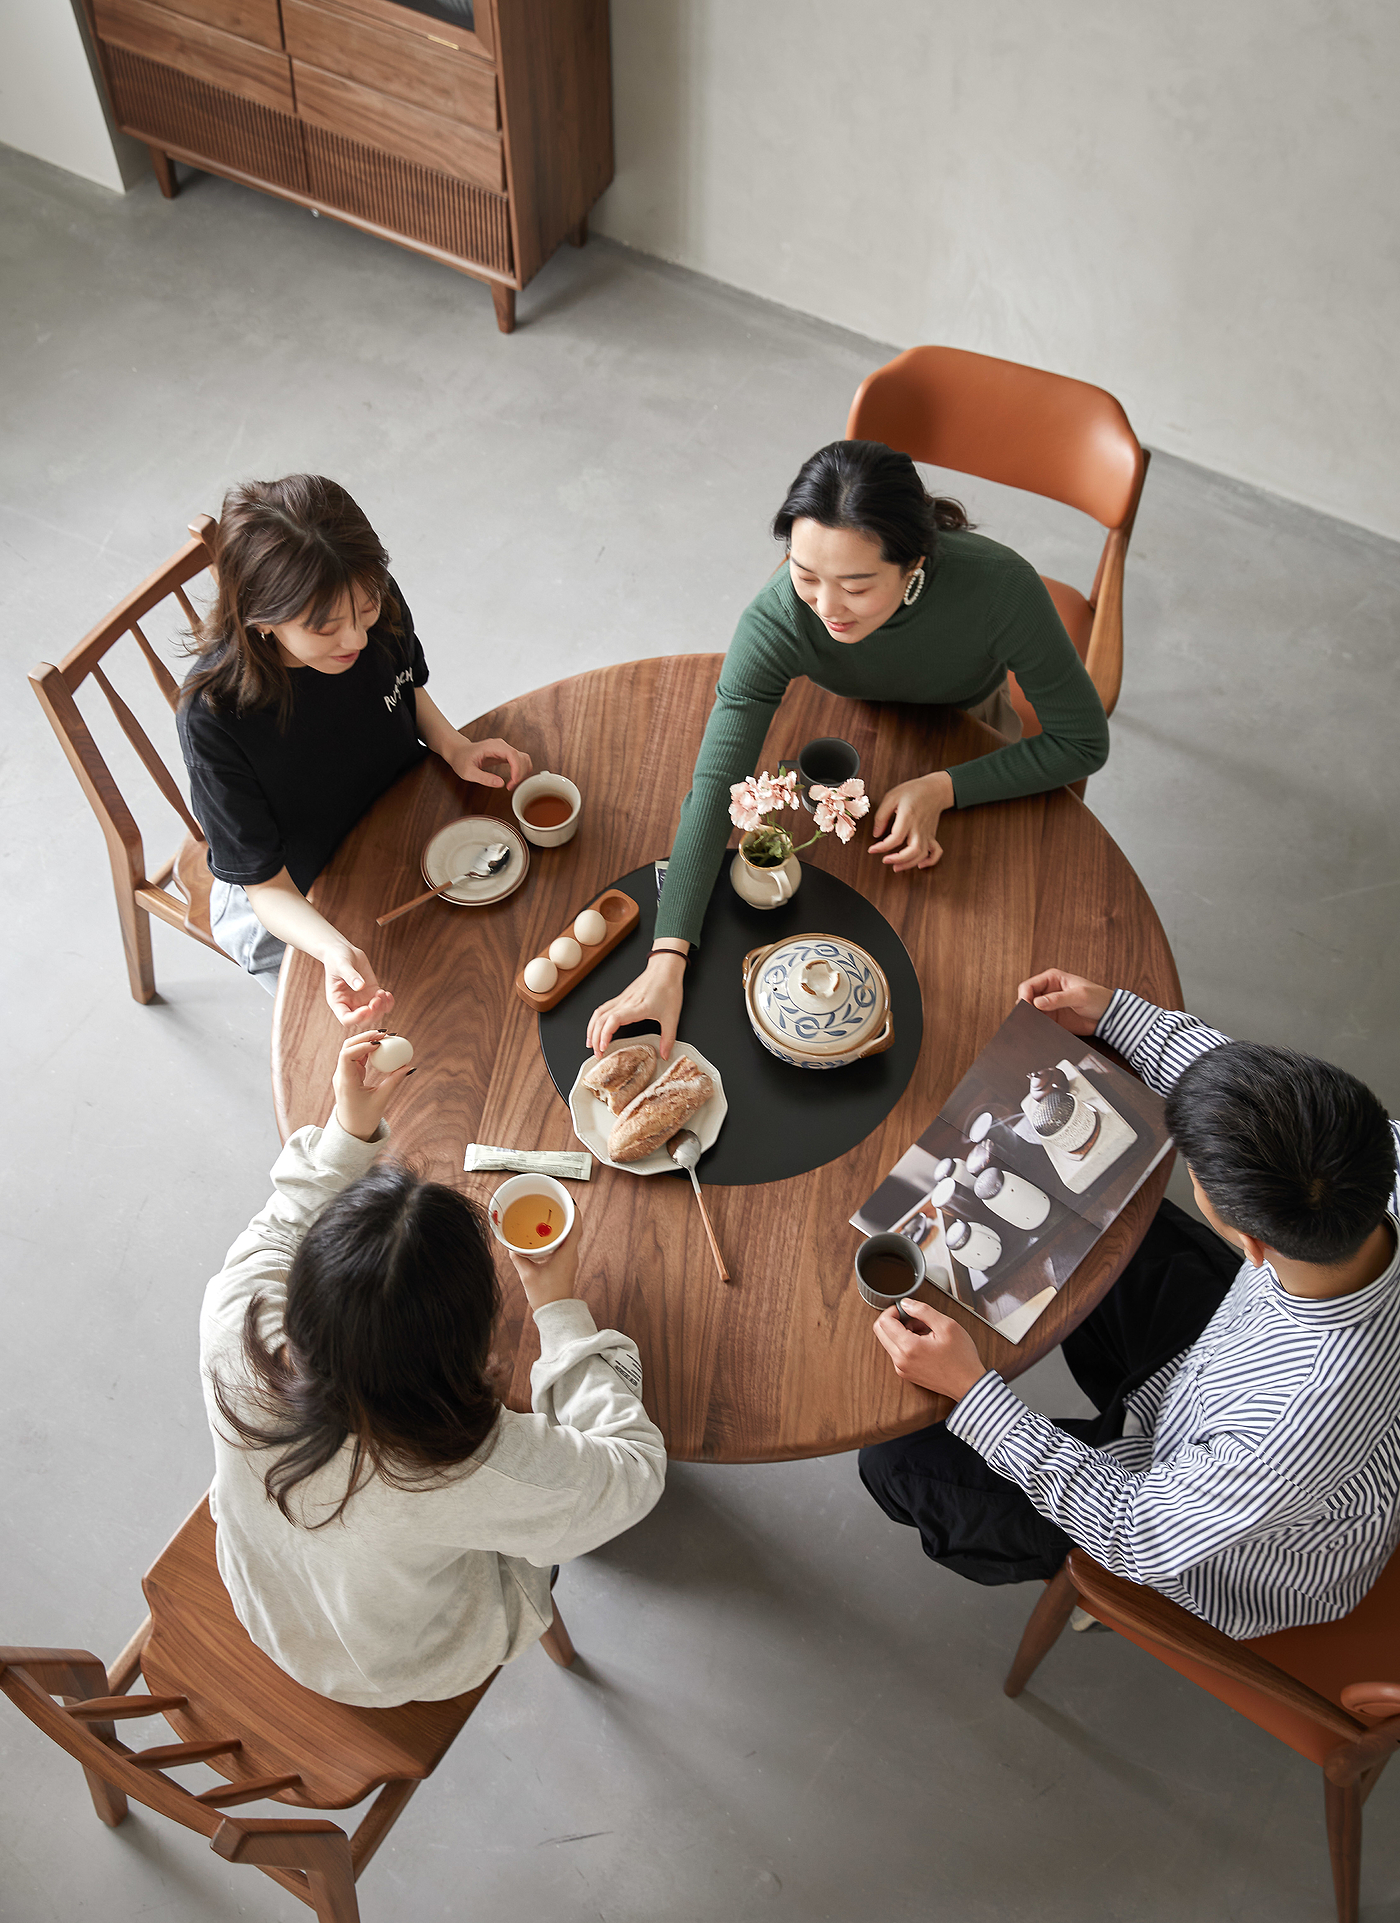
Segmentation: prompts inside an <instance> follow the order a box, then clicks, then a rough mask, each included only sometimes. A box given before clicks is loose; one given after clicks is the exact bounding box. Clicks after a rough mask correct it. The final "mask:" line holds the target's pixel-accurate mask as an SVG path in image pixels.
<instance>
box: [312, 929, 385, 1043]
mask: <svg viewBox="0 0 1400 1923" xmlns="http://www.w3.org/2000/svg"><path fill="white" fill-rule="evenodd" d="M319 954H320V962H321V966H322V967H323V968H324V969H325V971H326V1001H327V1002H328V1003H329V1005H330V1011H331V1013H332V1015H334V1016H335V1018H336V1020H337V1021H338V1022H339V1023H340V1025H341V1027H342V1028H353V1029H363V1028H364V1027H365V1026H366V1024H367V1023H370V1022H374V1023H379V1022H382V1021H383V1020H384V1019H385V1017H386V1016H387V1015H388V1013H389V1010H390V1009H391V1008H392V1007H393V1006H394V998H393V996H392V995H391V994H390V993H389V991H388V989H387V988H381V987H380V986H379V983H378V982H377V981H376V980H375V977H374V970H373V969H372V968H371V967H370V965H369V956H368V955H366V953H365V951H364V949H363V948H356V946H355V944H354V943H353V942H348V941H346V940H345V938H344V936H343V935H337V936H336V939H335V940H334V941H333V942H327V943H326V944H324V946H323V947H322V948H321V949H320V951H319Z"/></svg>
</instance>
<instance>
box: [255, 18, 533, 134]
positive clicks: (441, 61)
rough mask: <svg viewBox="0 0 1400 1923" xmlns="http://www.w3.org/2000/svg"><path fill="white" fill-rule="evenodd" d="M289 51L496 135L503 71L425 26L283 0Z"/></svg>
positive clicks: (327, 69)
mask: <svg viewBox="0 0 1400 1923" xmlns="http://www.w3.org/2000/svg"><path fill="white" fill-rule="evenodd" d="M282 23H283V26H284V28H285V30H286V35H287V52H288V53H289V54H291V56H292V58H293V59H294V60H299V61H304V62H305V63H306V65H307V66H310V67H316V68H319V69H320V71H321V72H322V73H333V74H339V76H340V77H341V79H342V80H353V81H355V82H357V84H358V85H360V86H362V87H371V88H373V89H374V90H375V91H376V92H378V93H386V94H391V95H392V96H393V97H394V98H395V99H396V100H403V101H407V103H408V104H409V105H410V106H413V107H426V108H427V110H428V111H429V112H430V113H436V114H442V115H443V116H444V117H445V118H447V119H448V120H464V121H466V122H467V123H468V124H469V125H471V126H473V127H479V128H481V129H482V131H483V132H485V133H490V134H494V133H495V132H496V129H497V127H498V126H499V125H500V121H499V118H498V115H497V112H496V75H495V71H494V69H493V68H491V67H488V66H487V65H486V64H485V62H484V61H481V60H476V59H474V58H473V57H472V56H471V55H470V54H465V53H461V52H459V51H457V50H456V49H455V48H452V47H448V46H445V45H442V44H441V43H435V42H434V41H433V40H432V39H431V38H430V37H429V36H427V35H426V34H421V33H412V34H410V33H396V32H387V31H385V30H384V29H383V28H381V27H375V26H371V25H370V24H369V22H368V21H366V20H362V19H359V18H358V17H357V16H355V15H354V14H348V13H343V12H339V11H337V10H335V9H333V8H330V7H324V6H317V5H313V4H310V0H282Z"/></svg>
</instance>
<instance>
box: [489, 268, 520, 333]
mask: <svg viewBox="0 0 1400 1923" xmlns="http://www.w3.org/2000/svg"><path fill="white" fill-rule="evenodd" d="M491 299H492V301H493V303H494V304H495V308H496V325H497V327H499V328H500V330H501V332H502V333H503V334H513V333H514V332H515V289H514V288H513V287H502V285H501V283H500V282H499V281H498V280H493V281H492V283H491Z"/></svg>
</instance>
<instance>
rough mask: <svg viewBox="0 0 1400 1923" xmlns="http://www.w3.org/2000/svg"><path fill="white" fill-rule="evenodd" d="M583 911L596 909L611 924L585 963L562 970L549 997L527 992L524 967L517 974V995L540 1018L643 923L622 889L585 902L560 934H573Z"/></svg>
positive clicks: (587, 953)
mask: <svg viewBox="0 0 1400 1923" xmlns="http://www.w3.org/2000/svg"><path fill="white" fill-rule="evenodd" d="M584 908H596V909H597V910H598V913H599V914H600V915H601V916H602V917H603V920H604V921H605V922H606V923H607V924H608V932H607V934H606V935H604V937H603V939H602V940H601V941H600V942H598V943H596V944H595V946H594V947H592V948H584V950H583V958H582V960H581V961H579V962H578V963H577V964H576V965H575V966H574V967H573V968H561V969H560V970H559V979H558V981H557V982H555V984H554V986H553V988H551V989H550V990H549V992H548V994H545V995H537V994H536V993H535V991H534V989H533V988H527V987H526V986H525V968H524V967H522V968H521V969H520V970H519V971H518V972H517V974H516V977H515V992H516V994H517V995H518V996H519V997H520V999H521V1001H522V1002H524V1003H525V1004H526V1006H527V1007H529V1008H535V1009H538V1010H539V1012H540V1013H541V1014H543V1013H544V1012H545V1010H546V1009H547V1008H555V1007H557V1006H558V1004H559V1003H560V1002H562V1001H563V999H564V997H565V996H566V995H567V994H568V992H569V990H570V989H571V988H576V987H577V986H578V984H579V983H580V982H581V981H582V980H583V978H584V976H585V975H588V974H591V973H592V971H593V970H594V969H595V968H596V967H597V966H598V964H599V962H600V961H601V960H602V959H603V957H604V955H610V954H611V953H612V951H613V950H614V948H616V947H617V944H618V943H619V942H620V941H621V940H622V939H623V937H624V936H626V935H630V934H631V932H632V930H633V929H634V928H635V927H636V926H637V923H638V922H639V921H640V919H641V914H642V911H641V909H640V908H639V907H638V906H637V904H636V902H635V901H633V899H632V897H631V896H630V895H624V894H623V892H622V890H621V889H620V888H605V889H604V890H603V892H602V894H601V895H599V897H598V899H597V900H596V901H589V902H585V903H584V907H583V908H579V909H576V910H575V912H574V916H573V918H572V920H571V921H570V922H569V925H568V927H567V928H563V929H561V930H560V931H559V932H560V934H564V935H572V934H573V932H574V922H575V921H577V920H578V917H579V916H580V915H581V914H582V913H583V912H584ZM575 939H577V938H575ZM554 940H557V937H556V936H553V935H551V936H550V941H554ZM579 946H580V947H583V944H582V943H581V942H580V943H579ZM548 951H549V942H546V943H545V945H544V947H543V949H541V951H540V952H541V954H547V953H548ZM533 960H534V956H533V955H531V956H529V957H528V958H527V965H528V961H533Z"/></svg>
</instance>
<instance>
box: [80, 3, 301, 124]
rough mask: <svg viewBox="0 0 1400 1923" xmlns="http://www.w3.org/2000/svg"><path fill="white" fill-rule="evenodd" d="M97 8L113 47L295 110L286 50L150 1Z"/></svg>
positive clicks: (100, 32) (263, 102) (247, 96)
mask: <svg viewBox="0 0 1400 1923" xmlns="http://www.w3.org/2000/svg"><path fill="white" fill-rule="evenodd" d="M94 12H95V15H96V19H97V31H98V35H99V37H100V38H101V39H103V40H105V41H107V42H108V43H109V44H110V45H112V46H114V47H125V48H126V49H127V50H128V51H129V52H131V53H139V54H144V55H145V56H146V57H147V59H150V60H156V61H159V62H160V63H161V64H162V65H163V66H166V67H173V68H175V69H176V71H177V72H180V73H186V74H192V75H194V76H195V78H197V79H199V80H206V81H208V82H209V83H210V85H211V86H215V87H221V88H223V89H224V91H225V92H227V93H231V94H237V95H238V96H239V97H240V98H242V99H244V100H255V101H257V102H258V104H259V105H260V106H263V107H273V108H276V109H277V110H278V111H279V112H281V113H288V114H289V113H292V112H293V111H294V107H293V103H292V80H291V70H290V66H289V63H288V61H287V57H286V55H285V54H281V53H273V52H272V51H271V49H270V48H267V47H260V46H258V45H256V44H255V43H254V42H253V41H251V40H241V39H239V38H238V37H237V35H235V34H231V33H224V32H222V31H221V30H220V29H219V28H218V27H208V26H205V25H204V23H203V22H202V21H199V20H191V19H188V18H187V17H186V16H185V15H183V14H179V13H172V12H171V11H170V10H169V8H167V7H157V6H154V5H153V4H152V3H151V0H95V7H94Z"/></svg>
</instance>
